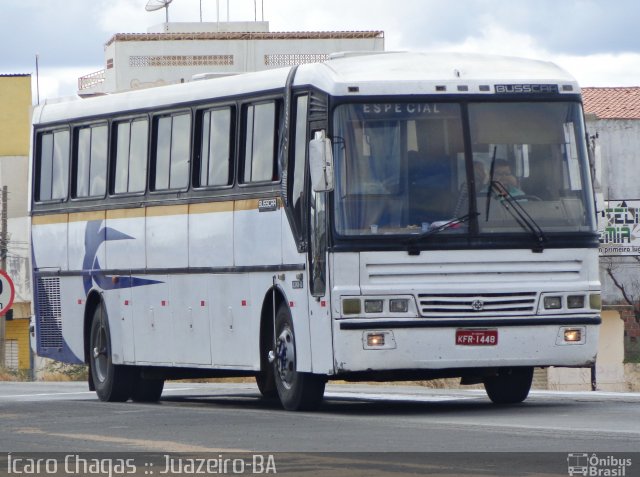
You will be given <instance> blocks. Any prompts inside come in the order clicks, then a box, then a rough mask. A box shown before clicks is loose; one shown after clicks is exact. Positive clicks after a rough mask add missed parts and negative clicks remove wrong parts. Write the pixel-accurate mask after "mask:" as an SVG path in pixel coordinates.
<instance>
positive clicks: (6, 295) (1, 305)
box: [0, 270, 16, 316]
mask: <svg viewBox="0 0 640 477" xmlns="http://www.w3.org/2000/svg"><path fill="white" fill-rule="evenodd" d="M15 296H16V289H15V287H14V286H13V280H11V277H9V275H7V272H5V271H4V270H0V316H4V315H5V313H7V311H9V310H10V309H11V305H13V299H14V298H15Z"/></svg>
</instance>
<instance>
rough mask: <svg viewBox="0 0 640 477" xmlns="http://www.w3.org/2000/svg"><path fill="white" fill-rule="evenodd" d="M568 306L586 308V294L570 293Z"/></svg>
mask: <svg viewBox="0 0 640 477" xmlns="http://www.w3.org/2000/svg"><path fill="white" fill-rule="evenodd" d="M567 308H584V295H569V296H568V297H567Z"/></svg>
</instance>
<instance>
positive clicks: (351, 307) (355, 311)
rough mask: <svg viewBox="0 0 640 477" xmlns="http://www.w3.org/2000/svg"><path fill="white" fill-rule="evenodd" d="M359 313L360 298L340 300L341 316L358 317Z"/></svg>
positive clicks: (360, 310)
mask: <svg viewBox="0 0 640 477" xmlns="http://www.w3.org/2000/svg"><path fill="white" fill-rule="evenodd" d="M361 312H362V308H361V305H360V298H345V299H344V300H342V314H344V315H359V314H360V313H361Z"/></svg>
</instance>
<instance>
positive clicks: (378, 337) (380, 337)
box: [367, 333, 384, 348]
mask: <svg viewBox="0 0 640 477" xmlns="http://www.w3.org/2000/svg"><path fill="white" fill-rule="evenodd" d="M367 346H370V347H372V348H373V347H376V346H384V333H369V334H367Z"/></svg>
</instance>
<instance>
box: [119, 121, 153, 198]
mask: <svg viewBox="0 0 640 477" xmlns="http://www.w3.org/2000/svg"><path fill="white" fill-rule="evenodd" d="M147 130H148V121H147V120H146V119H136V120H133V121H123V122H120V123H117V124H116V127H115V136H116V139H115V149H116V159H115V184H114V186H113V192H114V193H116V194H122V193H127V192H144V190H145V185H146V179H147V142H148V139H147Z"/></svg>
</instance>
